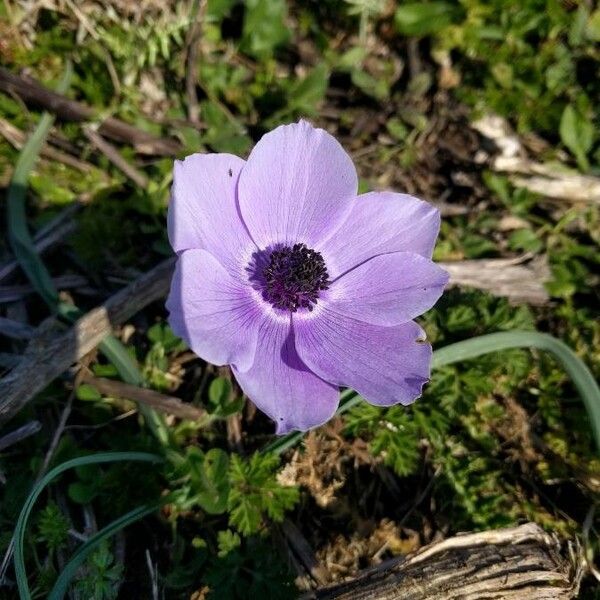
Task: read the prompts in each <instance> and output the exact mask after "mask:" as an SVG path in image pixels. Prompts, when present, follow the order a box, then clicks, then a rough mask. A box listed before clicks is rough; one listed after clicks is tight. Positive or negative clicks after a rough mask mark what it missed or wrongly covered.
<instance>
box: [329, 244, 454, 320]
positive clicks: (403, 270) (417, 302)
mask: <svg viewBox="0 0 600 600" xmlns="http://www.w3.org/2000/svg"><path fill="white" fill-rule="evenodd" d="M447 282H448V273H446V271H444V270H443V269H442V268H441V267H438V266H437V265H436V264H435V263H434V262H432V261H431V260H429V259H428V258H424V257H423V256H421V255H420V254H413V253H411V252H393V253H392V254H381V255H379V256H375V257H374V258H371V259H369V260H367V261H366V262H364V263H362V264H361V265H359V266H358V267H355V268H354V269H352V270H350V271H348V272H347V273H346V274H345V275H342V276H341V277H340V278H339V279H337V280H336V281H334V282H333V283H332V284H331V285H330V288H329V290H328V291H327V293H326V295H324V296H325V297H324V299H323V300H324V301H325V302H327V303H328V304H330V305H331V308H332V310H333V311H335V312H337V313H340V314H343V315H346V316H348V317H354V318H356V319H358V320H360V321H365V322H367V323H374V324H378V325H399V324H401V323H406V322H407V321H410V320H412V319H414V318H415V317H418V316H419V315H421V314H423V313H424V312H425V311H427V310H429V309H430V308H431V307H432V306H433V305H434V304H435V303H436V302H437V300H438V298H439V297H440V296H441V295H442V292H443V291H444V286H445V285H446V283H447Z"/></svg>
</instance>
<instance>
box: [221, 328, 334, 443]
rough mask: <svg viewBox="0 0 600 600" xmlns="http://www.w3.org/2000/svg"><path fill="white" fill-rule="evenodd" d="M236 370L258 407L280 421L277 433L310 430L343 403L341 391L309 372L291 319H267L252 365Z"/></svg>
mask: <svg viewBox="0 0 600 600" xmlns="http://www.w3.org/2000/svg"><path fill="white" fill-rule="evenodd" d="M233 373H234V375H235V377H236V379H237V380H238V382H239V384H240V386H241V387H242V389H243V390H244V392H245V393H246V394H247V396H248V397H249V398H250V399H251V400H252V402H254V404H256V406H257V407H258V408H259V409H260V410H262V411H263V412H264V413H266V414H267V415H268V416H269V417H271V419H273V420H274V421H275V423H276V424H277V433H279V434H283V433H287V432H288V431H291V430H292V429H299V430H301V431H306V430H307V429H311V428H312V427H316V426H317V425H321V424H322V423H325V422H326V421H327V420H329V419H330V418H331V417H332V416H333V414H334V413H335V411H336V409H337V406H338V402H339V390H338V388H337V387H336V386H333V385H331V384H329V383H326V382H325V381H323V380H322V379H320V378H319V377H317V376H316V375H315V374H314V373H312V372H311V371H309V369H308V368H307V367H306V365H305V364H304V363H303V362H302V361H301V360H300V358H299V357H298V354H297V353H296V349H295V347H294V341H293V339H292V337H291V327H290V322H289V318H286V319H285V320H283V321H282V320H279V321H278V320H267V321H265V322H264V323H263V326H262V328H261V331H260V344H259V345H258V347H257V349H256V355H255V358H254V364H253V365H252V367H251V368H250V369H249V370H248V371H246V372H244V373H240V372H239V370H238V369H236V368H234V369H233Z"/></svg>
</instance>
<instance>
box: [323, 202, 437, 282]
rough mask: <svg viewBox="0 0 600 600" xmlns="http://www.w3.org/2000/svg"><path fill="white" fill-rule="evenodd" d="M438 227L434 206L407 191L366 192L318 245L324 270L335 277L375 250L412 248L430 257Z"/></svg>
mask: <svg viewBox="0 0 600 600" xmlns="http://www.w3.org/2000/svg"><path fill="white" fill-rule="evenodd" d="M439 230H440V212H439V210H438V209H437V208H435V207H434V206H432V205H431V204H428V203H427V202H424V201H423V200H418V199H417V198H414V197H413V196H408V195H407V194H396V193H394V192H370V193H368V194H361V195H360V196H358V197H357V198H356V200H355V201H354V205H353V208H352V212H351V213H350V215H349V216H348V218H347V219H346V221H345V222H344V223H343V224H342V225H341V227H340V228H339V229H338V230H337V231H336V232H335V234H334V235H333V236H332V237H331V238H330V239H329V240H328V241H327V242H326V243H325V244H323V246H322V247H320V248H318V249H319V250H320V251H321V252H322V254H323V257H324V258H325V261H326V263H327V270H328V271H329V275H330V276H331V277H332V278H336V277H338V276H339V275H341V274H342V273H345V272H346V271H348V270H349V269H351V268H352V267H355V266H357V265H360V264H361V263H363V262H364V261H365V260H367V259H369V258H372V257H373V256H376V255H378V254H387V253H389V252H414V253H416V254H421V255H422V256H424V257H426V258H431V255H432V253H433V247H434V245H435V240H436V238H437V235H438V233H439Z"/></svg>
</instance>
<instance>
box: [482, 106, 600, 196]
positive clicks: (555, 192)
mask: <svg viewBox="0 0 600 600" xmlns="http://www.w3.org/2000/svg"><path fill="white" fill-rule="evenodd" d="M472 126H473V128H474V129H476V130H477V131H478V132H479V133H480V134H481V135H482V136H483V137H484V138H486V139H488V140H490V141H491V142H493V144H494V145H495V146H496V148H497V149H498V154H497V155H496V156H493V157H491V159H490V163H491V167H492V169H493V170H494V171H498V172H500V173H506V174H507V175H508V177H509V179H510V180H511V182H512V183H513V184H514V185H516V186H517V187H522V188H525V189H527V190H529V191H531V192H534V193H536V194H540V195H541V196H546V197H547V198H554V199H557V200H570V201H571V202H593V203H595V204H598V203H600V178H598V177H594V176H592V175H582V174H581V173H578V172H577V171H575V170H574V169H569V168H567V167H566V166H564V165H561V164H556V163H554V164H544V163H539V162H536V161H533V160H529V159H528V158H526V153H525V150H524V148H523V145H522V144H521V141H520V140H519V138H518V136H517V135H515V134H514V133H513V131H512V129H511V127H510V125H509V123H508V121H506V120H505V119H503V118H502V117H500V116H498V115H486V116H484V117H482V118H481V119H478V120H477V121H475V122H474V123H472Z"/></svg>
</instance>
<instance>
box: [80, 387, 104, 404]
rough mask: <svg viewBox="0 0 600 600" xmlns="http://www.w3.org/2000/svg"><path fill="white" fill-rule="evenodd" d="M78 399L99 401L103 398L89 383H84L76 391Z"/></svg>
mask: <svg viewBox="0 0 600 600" xmlns="http://www.w3.org/2000/svg"><path fill="white" fill-rule="evenodd" d="M76 396H77V399H78V400H84V401H85V402H98V401H99V400H102V394H101V393H100V392H99V391H98V390H97V389H96V388H95V387H94V386H93V385H90V384H89V383H82V384H81V385H80V386H79V387H78V388H77V392H76Z"/></svg>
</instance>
